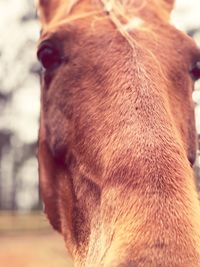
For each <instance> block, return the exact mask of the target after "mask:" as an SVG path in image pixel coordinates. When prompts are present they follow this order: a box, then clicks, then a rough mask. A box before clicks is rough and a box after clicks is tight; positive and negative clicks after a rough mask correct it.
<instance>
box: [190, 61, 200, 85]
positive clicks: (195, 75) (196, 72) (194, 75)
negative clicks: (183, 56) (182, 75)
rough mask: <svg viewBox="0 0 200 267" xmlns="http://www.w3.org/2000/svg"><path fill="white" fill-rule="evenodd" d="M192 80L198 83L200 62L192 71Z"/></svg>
mask: <svg viewBox="0 0 200 267" xmlns="http://www.w3.org/2000/svg"><path fill="white" fill-rule="evenodd" d="M190 73H191V75H192V78H193V79H194V80H195V81H196V80H198V79H199V78H200V61H197V62H196V63H195V64H194V66H193V67H192V69H191V70H190Z"/></svg>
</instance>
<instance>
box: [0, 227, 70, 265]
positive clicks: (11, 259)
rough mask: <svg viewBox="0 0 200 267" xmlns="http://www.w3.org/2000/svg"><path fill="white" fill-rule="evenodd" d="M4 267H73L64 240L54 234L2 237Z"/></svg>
mask: <svg viewBox="0 0 200 267" xmlns="http://www.w3.org/2000/svg"><path fill="white" fill-rule="evenodd" d="M0 262H1V266H2V267H72V264H71V260H70V259H69V257H68V256H67V253H66V251H65V247H64V242H63V240H62V238H61V237H60V236H59V235H58V234H56V233H54V232H53V231H52V233H37V234H35V233H26V234H21V235H19V234H17V235H10V236H1V237H0Z"/></svg>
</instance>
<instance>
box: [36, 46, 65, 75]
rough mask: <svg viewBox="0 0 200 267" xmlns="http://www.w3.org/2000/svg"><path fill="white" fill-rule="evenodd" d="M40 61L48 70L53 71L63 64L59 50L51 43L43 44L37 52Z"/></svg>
mask: <svg viewBox="0 0 200 267" xmlns="http://www.w3.org/2000/svg"><path fill="white" fill-rule="evenodd" d="M37 57H38V60H39V61H40V62H41V64H42V66H43V68H44V69H46V70H52V69H54V68H56V67H58V66H59V65H60V64H61V61H62V60H61V59H62V58H61V55H60V52H59V51H58V49H57V48H56V47H55V46H54V45H53V44H51V43H50V42H43V43H42V44H41V45H40V46H39V49H38V52H37Z"/></svg>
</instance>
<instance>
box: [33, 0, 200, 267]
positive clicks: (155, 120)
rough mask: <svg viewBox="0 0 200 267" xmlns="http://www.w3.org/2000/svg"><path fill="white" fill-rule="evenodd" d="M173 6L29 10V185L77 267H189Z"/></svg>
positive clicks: (184, 115)
mask: <svg viewBox="0 0 200 267" xmlns="http://www.w3.org/2000/svg"><path fill="white" fill-rule="evenodd" d="M173 7H174V1H173V0H141V1H139V0H39V1H38V3H37V10H38V14H39V19H40V22H41V26H42V27H41V37H40V40H39V44H38V51H37V56H38V59H39V61H40V62H41V64H42V73H41V88H42V90H41V113H40V130H39V148H38V160H39V181H40V190H41V194H42V198H43V201H44V204H45V212H46V214H47V217H48V219H49V221H50V223H51V225H52V226H53V228H54V229H55V230H57V231H58V232H60V233H61V234H62V236H63V237H64V240H65V244H66V248H67V250H68V252H69V254H70V255H71V257H72V259H73V261H74V264H75V266H77V267H161V266H162V267H197V266H200V206H199V200H198V193H197V190H196V186H195V177H194V172H193V168H192V166H193V164H194V161H195V156H196V146H197V144H196V130H195V119H194V104H193V101H192V92H193V88H194V82H195V81H196V80H197V79H198V78H199V77H200V50H199V48H198V47H197V45H196V44H195V42H194V41H193V40H192V39H191V38H190V37H189V36H187V35H186V34H185V33H183V32H181V31H179V30H178V29H176V28H175V27H174V26H173V25H171V24H170V14H171V11H172V10H173Z"/></svg>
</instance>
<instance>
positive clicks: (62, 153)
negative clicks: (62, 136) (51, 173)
mask: <svg viewBox="0 0 200 267" xmlns="http://www.w3.org/2000/svg"><path fill="white" fill-rule="evenodd" d="M66 152H67V149H66V147H65V146H61V145H55V146H54V147H53V149H52V154H53V158H54V159H55V161H56V163H58V164H64V163H65V158H66Z"/></svg>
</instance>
